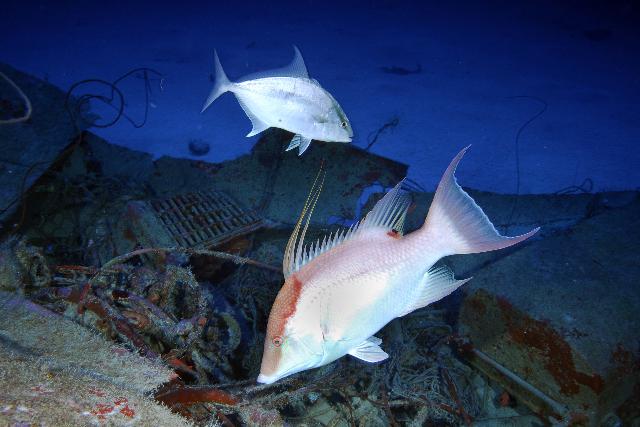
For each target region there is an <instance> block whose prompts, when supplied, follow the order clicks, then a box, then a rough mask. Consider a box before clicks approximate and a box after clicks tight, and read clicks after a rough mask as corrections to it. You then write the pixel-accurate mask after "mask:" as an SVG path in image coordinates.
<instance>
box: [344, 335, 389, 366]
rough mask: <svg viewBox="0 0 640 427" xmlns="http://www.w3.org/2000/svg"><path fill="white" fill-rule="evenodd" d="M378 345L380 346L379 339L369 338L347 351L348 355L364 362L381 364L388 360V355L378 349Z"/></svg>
mask: <svg viewBox="0 0 640 427" xmlns="http://www.w3.org/2000/svg"><path fill="white" fill-rule="evenodd" d="M380 344H382V340H381V339H380V338H378V337H369V338H367V339H366V340H365V341H364V342H363V343H362V344H360V345H359V346H357V347H356V348H354V349H352V350H351V351H349V354H350V355H351V356H353V357H355V358H357V359H360V360H364V361H365V362H369V363H375V362H381V361H383V360H385V359H386V358H388V357H389V355H388V354H387V353H386V352H385V351H384V350H383V349H381V348H380Z"/></svg>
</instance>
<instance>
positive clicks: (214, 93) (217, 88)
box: [201, 50, 233, 112]
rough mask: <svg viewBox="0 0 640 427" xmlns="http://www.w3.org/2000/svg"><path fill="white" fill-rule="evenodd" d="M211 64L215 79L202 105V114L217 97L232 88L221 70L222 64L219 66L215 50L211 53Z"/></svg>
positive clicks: (231, 84)
mask: <svg viewBox="0 0 640 427" xmlns="http://www.w3.org/2000/svg"><path fill="white" fill-rule="evenodd" d="M213 63H214V66H215V69H216V77H215V81H214V82H213V89H211V93H210V94H209V97H208V98H207V100H206V102H205V103H204V106H203V107H202V111H201V112H204V110H206V109H207V108H208V107H209V105H211V104H212V103H213V101H215V100H216V99H218V97H219V96H220V95H222V94H223V93H225V92H228V91H229V90H231V87H232V86H233V83H232V82H231V81H230V80H229V78H228V77H227V75H226V74H225V72H224V70H223V69H222V64H220V59H219V58H218V52H217V51H215V50H214V51H213Z"/></svg>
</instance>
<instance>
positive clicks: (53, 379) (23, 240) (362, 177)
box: [0, 65, 640, 426]
mask: <svg viewBox="0 0 640 427" xmlns="http://www.w3.org/2000/svg"><path fill="white" fill-rule="evenodd" d="M0 72H4V73H6V75H7V76H9V77H10V78H11V79H12V81H14V82H15V83H16V84H17V85H18V86H19V87H20V88H22V90H24V93H25V94H26V96H28V97H29V99H30V100H31V101H30V102H32V103H33V111H32V113H31V115H30V116H29V118H28V119H25V120H23V121H20V122H18V123H13V122H12V123H10V124H6V125H2V123H1V122H0V138H3V147H4V146H5V145H6V147H7V150H6V153H5V151H3V153H2V155H1V156H0V157H2V158H0V177H2V180H1V182H2V184H0V205H2V206H3V207H4V208H3V209H4V210H2V211H1V213H0V224H1V225H2V228H0V235H1V236H2V238H3V240H2V242H1V243H0V289H1V290H2V293H1V294H0V297H1V298H0V300H1V301H2V303H1V304H2V312H3V316H2V317H1V318H0V353H2V354H1V356H2V360H4V362H0V377H1V378H2V381H1V383H2V384H9V382H7V381H6V379H10V380H11V384H12V385H13V386H14V387H15V388H14V389H13V390H14V391H11V390H10V389H6V388H2V387H0V399H1V400H2V402H3V405H2V408H0V419H1V420H5V419H7V420H10V422H12V423H20V422H32V423H33V422H44V423H49V424H56V423H67V424H69V423H96V424H100V423H110V424H116V425H121V424H127V425H159V424H161V425H189V424H190V423H191V424H195V425H216V424H217V423H222V424H223V425H265V424H271V425H284V424H293V425H298V424H299V425H302V424H308V425H344V424H347V423H348V424H351V425H396V426H397V425H424V424H426V423H432V424H434V425H472V424H473V425H480V426H491V425H501V424H507V423H511V424H512V425H513V424H515V425H525V426H529V425H530V426H536V425H540V423H564V424H566V425H593V424H597V423H599V422H605V421H606V422H608V423H611V425H615V423H616V422H618V421H620V422H627V423H632V422H634V420H635V422H637V420H638V419H639V418H640V414H638V411H637V407H638V405H637V402H638V387H639V386H638V384H640V379H639V378H638V372H639V370H638V367H639V366H640V365H639V357H638V354H639V353H638V352H639V351H640V349H639V348H638V342H637V339H636V338H635V336H634V334H633V333H634V331H636V330H638V329H640V328H639V327H638V326H640V325H638V320H637V316H636V313H637V308H638V306H639V305H640V304H639V303H640V296H639V292H638V290H637V289H636V288H637V287H634V285H633V284H634V283H635V278H636V277H637V276H638V265H637V262H636V261H635V258H634V256H635V255H636V252H637V251H636V248H635V246H637V242H638V241H639V237H640V236H639V233H640V231H639V229H638V227H637V224H636V222H637V221H636V218H637V217H638V216H639V214H640V202H639V198H638V193H637V192H624V193H600V194H579V195H568V194H557V195H529V196H518V197H517V198H516V197H515V196H510V195H498V194H492V193H485V192H478V191H473V190H469V192H470V194H471V195H472V196H473V197H474V199H475V200H477V202H478V204H480V205H481V206H482V207H483V208H484V209H485V211H486V213H487V215H488V216H489V217H490V218H491V219H492V220H493V221H494V223H495V224H496V226H497V227H498V228H499V229H500V230H501V231H502V232H504V233H509V234H517V233H519V232H521V231H525V230H529V229H531V228H532V226H542V231H541V233H539V234H538V235H537V237H536V239H535V240H533V241H532V242H529V243H528V244H526V245H523V246H522V247H516V248H512V249H509V250H505V251H501V252H499V253H489V254H480V255H474V256H465V257H450V258H448V259H445V263H447V264H450V265H452V267H453V270H454V271H455V272H456V275H457V276H459V277H467V276H471V275H473V276H474V280H472V281H471V282H470V283H469V284H468V285H465V288H463V290H462V291H461V292H456V293H454V294H453V295H451V296H450V297H448V298H447V299H445V300H443V301H441V302H438V303H436V304H434V305H433V306H431V307H428V308H426V309H422V310H418V311H417V312H414V313H412V314H410V315H408V316H406V317H405V318H403V319H397V320H395V321H393V322H391V323H390V324H389V325H388V326H387V327H385V328H384V329H383V330H382V331H381V332H380V335H381V338H382V339H383V341H384V343H385V351H387V352H388V353H389V354H390V356H391V357H390V358H389V360H388V361H386V362H385V363H382V364H376V365H367V364H363V363H361V362H359V361H355V360H352V359H351V358H342V359H340V360H338V361H336V362H335V363H332V364H330V365H328V366H325V367H323V368H320V369H317V370H311V371H306V372H302V373H300V374H298V375H295V376H293V377H289V378H286V379H284V380H282V381H280V382H278V383H276V384H273V385H268V386H266V385H257V384H255V378H256V376H257V373H258V369H259V364H260V358H261V353H262V342H263V339H264V335H263V334H264V329H265V325H266V321H267V316H268V313H269V309H270V307H271V304H272V302H273V299H274V298H275V295H276V293H277V291H278V289H279V287H280V286H281V284H282V274H281V267H280V266H281V263H282V254H283V251H284V247H285V245H286V242H287V240H288V237H289V234H290V232H291V228H292V227H293V223H294V222H295V220H296V219H297V218H298V215H299V211H300V209H301V207H302V206H303V204H304V201H305V199H306V197H307V192H308V190H309V188H310V186H311V182H312V181H313V177H314V176H315V175H316V173H317V171H318V169H319V168H320V167H321V165H323V167H324V169H325V170H326V172H327V178H326V182H325V186H324V187H325V189H324V191H323V194H322V196H321V197H320V200H319V201H318V204H317V206H316V210H315V213H314V216H313V218H312V223H311V226H310V228H309V231H308V236H309V238H310V239H312V238H314V237H316V236H320V235H322V234H324V233H326V232H327V230H331V229H333V228H336V227H340V226H344V225H349V224H351V223H352V222H353V221H355V220H357V219H359V217H360V216H361V215H362V213H363V212H366V211H367V209H368V207H370V206H372V205H373V203H375V201H376V200H378V199H379V197H381V196H382V194H383V190H384V189H385V188H390V187H392V186H393V185H395V184H396V183H397V182H398V181H399V180H400V179H402V178H403V177H404V176H405V175H406V172H407V166H406V165H403V164H399V163H397V162H394V161H392V160H389V159H385V158H382V157H379V156H375V155H372V154H370V153H368V152H366V151H363V150H360V149H358V148H355V147H353V146H351V145H348V144H324V143H322V142H319V143H314V145H313V147H312V148H311V149H310V150H309V151H308V152H307V153H305V156H303V157H298V156H297V154H296V153H294V152H285V151H284V148H285V147H286V145H287V144H288V142H289V140H290V139H291V135H290V134H288V133H286V132H284V131H280V130H273V131H269V132H265V134H264V136H263V138H261V139H260V140H259V141H258V143H257V144H256V145H255V146H254V148H253V149H252V151H251V153H250V154H248V155H245V156H241V157H240V158H238V159H235V160H232V161H228V162H224V163H219V164H212V163H206V162H202V161H194V160H186V159H174V158H168V157H163V158H160V159H158V160H155V161H154V160H153V159H152V158H151V156H149V155H148V154H145V153H140V152H135V151H132V150H128V149H126V148H122V147H118V146H114V145H112V144H109V143H108V142H107V141H104V140H102V139H101V138H99V137H97V136H95V135H93V134H92V133H90V132H88V131H80V130H79V129H77V128H76V127H75V125H74V124H72V123H71V121H70V117H69V114H67V112H66V111H65V110H64V100H65V96H64V94H62V93H61V92H59V91H57V89H55V88H53V87H52V86H50V85H47V84H46V83H43V82H39V81H36V80H35V79H33V78H30V77H28V76H26V75H24V74H22V73H19V72H18V71H16V70H13V69H10V68H9V67H7V66H4V65H2V66H0ZM0 96H2V97H4V96H6V95H5V92H4V90H3V91H0ZM8 96H9V97H10V98H11V99H10V102H9V104H7V105H9V106H11V108H12V110H11V111H10V112H9V113H10V116H11V117H14V116H16V117H18V116H20V114H19V113H20V111H18V110H16V111H13V109H15V108H17V109H20V108H18V107H16V106H17V105H19V102H20V96H19V94H16V93H13V94H10V95H8ZM5 104H6V103H5ZM5 104H0V113H2V111H3V110H2V108H5V107H6V105H5ZM3 105H5V107H3ZM25 108H26V107H25ZM23 110H24V108H23ZM23 110H21V111H22V113H24V112H25V111H23ZM2 117H4V116H0V118H2ZM14 172H15V173H16V175H13V174H14ZM18 172H19V173H18ZM7 174H9V175H12V176H11V177H9V179H6V180H5V177H7V176H9V175H7ZM408 184H409V186H410V183H408ZM410 189H411V190H412V192H411V197H412V198H413V204H412V206H411V208H410V212H409V215H408V217H407V221H406V228H407V231H411V230H413V229H416V228H418V227H419V226H420V225H421V224H422V222H423V221H424V218H425V215H426V212H427V209H428V206H429V204H430V201H431V198H432V196H433V195H432V194H431V193H426V192H422V191H418V190H419V189H417V188H410ZM414 190H415V191H414ZM514 207H515V208H514ZM7 314H8V315H7ZM25 331H26V332H25ZM112 343H117V345H116V344H112ZM122 358H125V359H126V363H124V364H123V363H122V360H124V359H122ZM159 403H161V404H162V405H164V406H162V405H160V404H159ZM167 407H169V408H170V409H171V411H172V412H169V411H167Z"/></svg>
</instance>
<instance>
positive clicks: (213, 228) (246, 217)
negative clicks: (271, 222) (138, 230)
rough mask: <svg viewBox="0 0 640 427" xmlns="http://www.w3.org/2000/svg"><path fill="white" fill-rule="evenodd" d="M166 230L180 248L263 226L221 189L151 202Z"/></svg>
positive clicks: (216, 241)
mask: <svg viewBox="0 0 640 427" xmlns="http://www.w3.org/2000/svg"><path fill="white" fill-rule="evenodd" d="M150 205H151V207H152V208H153V210H154V212H155V213H156V216H157V217H158V218H159V219H160V221H161V222H162V224H163V225H164V226H165V228H166V230H167V231H168V232H169V233H170V234H171V236H172V237H173V238H174V239H175V240H176V243H177V244H178V245H180V246H183V247H189V248H193V247H210V246H215V245H219V244H221V243H224V242H226V241H228V240H230V239H232V238H234V237H236V236H239V235H242V234H246V233H249V232H251V231H253V230H256V229H257V228H260V227H261V226H262V220H261V219H260V218H258V216H257V215H256V214H255V213H254V212H252V211H249V212H247V211H244V210H242V209H241V208H240V207H239V206H238V204H237V203H236V202H235V201H234V200H233V199H231V198H230V197H229V196H228V195H227V194H226V193H223V192H222V191H199V192H195V193H186V194H181V195H178V196H174V197H171V198H168V199H163V200H155V201H152V202H150Z"/></svg>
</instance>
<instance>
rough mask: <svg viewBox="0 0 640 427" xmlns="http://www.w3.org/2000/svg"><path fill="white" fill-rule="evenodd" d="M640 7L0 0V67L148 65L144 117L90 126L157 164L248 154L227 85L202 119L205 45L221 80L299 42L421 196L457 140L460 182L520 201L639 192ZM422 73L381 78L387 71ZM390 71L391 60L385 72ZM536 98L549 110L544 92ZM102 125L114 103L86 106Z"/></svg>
mask: <svg viewBox="0 0 640 427" xmlns="http://www.w3.org/2000/svg"><path fill="white" fill-rule="evenodd" d="M639 9H640V6H639V5H638V3H637V2H633V1H618V2H605V1H602V2H579V1H560V2H558V1H537V2H508V1H504V2H499V1H495V2H473V1H468V2H464V1H456V2H415V3H413V2H411V3H409V2H395V1H363V2H331V1H329V2H327V1H299V2H288V3H285V2H217V1H210V2H201V3H191V2H172V3H171V4H168V3H167V4H164V3H158V2H141V3H137V4H136V5H134V6H132V5H129V4H126V3H119V2H29V1H26V2H14V1H9V2H6V1H5V2H3V5H2V7H0V22H1V23H2V25H0V43H1V45H2V48H1V49H0V52H1V54H0V60H1V61H4V62H7V63H9V64H11V65H13V66H15V67H17V68H20V69H22V70H24V71H27V72H29V73H32V74H34V75H36V76H38V77H42V78H46V79H47V80H49V81H50V82H52V83H54V84H56V85H58V86H59V87H60V88H62V89H63V90H66V89H67V88H68V87H69V86H70V85H71V84H73V83H74V82H76V81H78V80H82V79H86V78H101V79H105V80H114V79H116V78H117V77H119V76H120V75H122V74H124V73H125V72H127V71H128V70H130V69H132V68H135V67H140V66H145V67H151V68H154V69H156V70H158V71H160V72H161V73H163V74H164V75H165V81H164V83H163V88H162V90H160V88H159V85H158V82H154V84H153V95H152V100H151V101H152V108H151V110H150V114H149V117H148V121H147V123H146V124H145V126H144V127H142V128H140V129H135V128H133V127H132V126H131V124H130V123H128V122H127V121H124V120H123V121H120V122H118V123H117V124H116V125H115V126H112V127H110V128H107V129H98V130H96V132H97V133H98V134H100V135H102V136H104V137H105V138H107V139H108V140H110V141H112V142H114V143H117V144H121V145H125V146H127V147H131V148H135V149H139V150H144V151H149V152H152V153H153V154H154V155H156V156H161V155H173V156H182V157H188V156H190V153H189V150H188V141H189V140H190V139H194V138H196V139H202V140H205V141H207V142H209V143H210V144H211V148H212V149H211V151H210V152H209V154H207V155H206V156H205V157H204V158H203V159H205V160H208V161H222V160H226V159H231V158H234V157H236V156H238V155H241V154H243V153H246V152H248V151H249V150H250V149H251V147H252V145H253V143H254V142H255V140H256V137H254V138H252V139H247V138H245V137H244V135H245V134H246V133H247V132H248V131H249V130H250V128H251V126H250V122H249V120H248V119H247V118H246V117H245V116H244V114H243V112H242V110H241V109H240V107H239V105H238V104H237V102H236V101H235V99H234V98H233V96H231V95H225V96H224V97H223V98H221V99H220V100H218V101H216V103H215V104H214V105H213V106H212V107H211V108H210V109H209V110H207V111H206V112H205V113H204V114H200V109H201V106H202V104H203V102H204V99H205V98H206V97H207V95H208V93H209V90H210V88H211V82H210V74H211V73H212V71H213V66H212V51H213V49H214V48H216V49H218V52H219V54H220V58H221V61H222V65H223V67H224V68H225V70H226V72H227V74H228V75H229V77H230V78H232V79H233V78H236V77H240V76H242V75H244V74H247V73H249V72H253V71H259V70H264V69H268V68H272V67H279V66H282V65H284V64H286V63H288V62H289V61H290V59H291V57H292V54H293V51H292V48H291V45H292V44H296V45H298V46H299V47H300V49H301V51H302V53H303V56H304V58H305V60H306V63H307V66H308V68H309V71H310V73H311V75H312V77H315V78H317V79H318V80H319V81H320V83H321V84H322V85H323V86H324V87H325V88H327V89H328V90H329V91H330V92H332V93H333V94H334V96H335V97H336V98H337V100H338V101H339V102H340V104H341V105H342V106H343V108H344V110H345V112H346V113H347V115H348V117H349V118H350V120H351V122H352V125H353V128H354V131H355V134H356V137H355V140H354V143H355V144H356V145H358V146H361V147H364V146H366V145H367V143H368V141H369V140H370V138H371V135H372V134H373V133H374V132H375V131H376V130H377V129H379V128H380V127H381V126H382V125H383V124H384V123H386V122H388V121H390V120H392V119H393V118H397V119H398V125H397V126H396V127H395V128H393V129H391V130H389V131H388V132H385V133H383V134H381V136H380V137H379V138H378V141H377V142H376V144H375V145H374V146H373V149H372V151H373V152H375V153H379V154H381V155H384V156H388V157H390V158H393V159H396V160H399V161H401V162H405V163H408V164H409V165H410V171H409V176H410V177H411V178H413V179H414V180H416V181H417V182H418V183H420V184H421V185H423V186H424V187H425V188H428V189H432V188H433V187H434V186H435V184H436V182H437V180H438V179H439V177H440V175H441V173H442V170H443V168H444V167H445V165H446V164H447V163H448V161H449V160H450V159H451V157H452V156H453V155H454V154H455V153H456V152H457V151H458V150H459V149H460V148H461V147H463V146H465V145H467V144H474V148H473V150H472V151H471V152H470V153H469V154H470V155H469V159H468V160H467V162H466V163H465V167H464V170H461V171H460V172H459V174H458V175H459V179H460V180H461V182H463V183H464V184H465V185H468V186H470V187H474V188H479V189H484V190H492V191H499V192H513V191H515V189H516V144H515V140H516V134H517V132H518V129H520V128H521V127H522V126H523V125H524V124H525V123H526V122H527V121H528V120H529V119H531V118H532V117H534V116H535V115H536V114H537V113H538V112H540V111H541V110H542V108H543V106H544V105H545V104H546V106H547V108H546V110H545V111H544V113H542V114H541V115H540V116H539V117H537V118H536V119H535V120H534V121H533V122H531V123H530V124H529V125H528V126H526V127H525V128H524V129H523V130H522V133H521V135H520V139H519V146H520V147H519V150H520V151H519V154H520V172H521V188H520V191H521V192H523V193H529V192H533V193H545V192H553V191H557V190H559V189H561V188H564V187H567V186H571V185H580V184H581V183H582V182H583V181H584V180H585V179H587V178H589V179H591V180H592V182H593V183H594V189H595V190H606V189H635V188H638V187H639V186H640V168H639V167H638V166H639V165H640V148H639V142H640V108H639V107H638V99H640V96H639V95H640V19H639V16H640V10H639ZM418 66H419V69H420V72H419V73H414V74H406V75H403V74H397V73H393V72H391V73H390V72H388V71H389V68H393V67H398V68H402V69H405V70H414V69H416V68H417V67H418ZM385 67H386V68H387V70H386V71H385ZM121 87H122V89H123V91H124V93H125V96H126V100H127V103H128V105H127V110H126V111H127V113H128V114H129V115H130V116H132V117H133V118H135V119H137V120H141V119H142V114H143V106H144V84H143V81H142V80H140V79H136V78H129V79H127V80H126V81H124V82H123V84H122V86H121ZM540 100H542V101H543V102H544V104H543V102H541V101H540ZM96 108H97V111H98V112H100V113H101V114H103V115H104V116H105V117H108V116H110V115H112V114H113V111H111V110H109V109H105V108H104V107H103V108H102V109H100V108H99V106H96ZM311 149H313V145H312V147H311Z"/></svg>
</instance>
